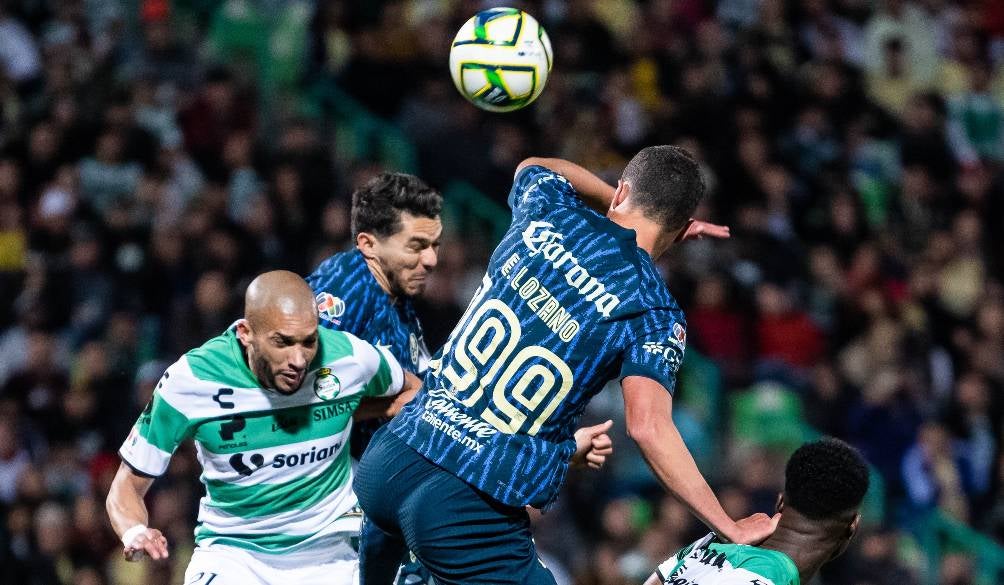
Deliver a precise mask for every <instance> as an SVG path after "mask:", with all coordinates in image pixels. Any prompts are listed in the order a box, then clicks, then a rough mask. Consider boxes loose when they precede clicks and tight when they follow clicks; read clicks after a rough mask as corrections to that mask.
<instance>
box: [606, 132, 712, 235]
mask: <svg viewBox="0 0 1004 585" xmlns="http://www.w3.org/2000/svg"><path fill="white" fill-rule="evenodd" d="M621 178H622V179H623V180H624V181H625V182H627V183H630V184H631V194H630V197H631V199H632V200H633V201H634V203H635V204H636V205H638V206H639V207H640V208H641V210H642V213H644V214H645V217H648V218H649V219H651V220H653V221H656V222H658V223H659V224H661V225H662V226H663V228H664V229H665V230H666V231H675V230H678V229H680V228H682V227H683V226H684V225H685V224H686V223H687V220H688V219H690V217H691V216H692V215H693V214H694V210H695V209H697V204H698V203H700V202H701V198H702V197H704V177H702V176H701V170H700V167H699V166H698V164H697V161H696V160H694V157H693V156H691V155H690V153H689V152H687V151H686V149H683V148H680V147H679V146H649V147H647V148H643V149H641V151H639V152H638V154H636V155H634V158H632V159H631V162H629V163H628V164H627V167H625V168H624V173H623V174H622V175H621Z"/></svg>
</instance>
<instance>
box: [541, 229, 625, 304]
mask: <svg viewBox="0 0 1004 585" xmlns="http://www.w3.org/2000/svg"><path fill="white" fill-rule="evenodd" d="M553 228H554V224H552V223H549V222H546V221H531V222H530V224H529V225H528V226H527V227H526V229H525V230H523V243H524V244H526V247H527V248H529V249H530V257H531V258H532V257H533V256H536V255H537V254H540V255H542V256H543V257H544V258H546V259H547V260H548V261H549V262H550V263H551V265H552V266H554V268H556V269H559V270H563V271H564V272H565V282H567V283H568V285H569V286H571V287H572V288H574V289H575V290H577V291H578V292H579V295H581V296H583V297H585V299H586V300H587V301H592V302H593V303H594V304H595V305H596V310H597V311H599V313H600V314H601V315H603V316H604V317H609V316H610V312H611V311H613V310H614V309H615V308H616V307H617V305H619V304H621V300H620V298H618V297H617V295H615V294H613V293H608V292H607V287H606V286H604V285H603V283H602V282H600V281H599V280H597V279H596V278H595V277H593V276H590V274H589V271H588V270H586V269H585V267H583V266H580V265H579V259H578V258H576V257H575V256H574V255H573V254H572V253H571V252H570V251H568V250H566V249H565V245H564V244H562V243H561V240H563V239H565V236H564V235H563V234H561V233H559V232H556V231H554V230H553Z"/></svg>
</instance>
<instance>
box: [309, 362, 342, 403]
mask: <svg viewBox="0 0 1004 585" xmlns="http://www.w3.org/2000/svg"><path fill="white" fill-rule="evenodd" d="M341 391H342V383H341V382H340V381H339V380H338V376H336V375H334V374H332V373H331V368H321V369H319V370H317V376H316V377H315V378H314V394H317V397H318V398H320V399H321V400H331V399H333V398H335V397H336V396H338V393H339V392H341Z"/></svg>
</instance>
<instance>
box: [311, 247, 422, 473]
mask: <svg viewBox="0 0 1004 585" xmlns="http://www.w3.org/2000/svg"><path fill="white" fill-rule="evenodd" d="M307 283H308V284H310V288H312V289H313V290H314V294H315V295H317V296H316V300H317V312H318V314H319V315H320V322H321V325H323V326H325V327H328V328H329V329H337V330H339V331H347V332H349V333H351V334H353V335H355V336H356V337H359V338H360V339H363V340H365V341H368V342H369V343H371V344H373V345H380V346H384V347H388V348H389V349H390V353H391V354H392V355H393V356H394V357H395V358H397V361H398V362H399V363H400V364H401V365H402V366H403V367H404V369H405V370H408V371H410V372H412V373H413V374H422V373H423V372H424V371H425V370H426V369H428V367H429V357H430V356H429V350H428V349H427V347H426V345H425V338H424V337H423V336H422V326H421V325H420V324H419V322H418V315H417V314H416V313H415V307H414V305H413V303H412V302H411V299H410V298H407V297H402V298H400V299H397V302H395V301H394V299H392V298H391V296H390V295H389V294H387V293H386V292H385V291H384V290H383V288H381V287H380V284H379V283H378V282H377V281H376V278H374V277H373V273H371V272H370V270H369V267H368V266H367V265H366V260H365V258H363V255H362V253H360V252H359V250H349V251H347V252H339V253H338V254H335V255H333V256H331V257H330V258H328V259H327V260H325V261H324V262H322V263H321V265H320V266H318V267H317V269H316V270H314V272H313V273H312V274H311V275H310V276H308V277H307ZM384 422H386V421H384V420H375V421H363V422H360V423H357V424H356V425H355V426H354V427H353V433H352V439H351V445H352V455H353V457H356V458H358V457H360V456H361V455H362V453H363V451H364V450H365V449H366V446H367V445H368V444H369V440H370V437H372V435H373V433H374V432H376V430H377V429H378V428H379V427H380V426H382V425H383V423H384Z"/></svg>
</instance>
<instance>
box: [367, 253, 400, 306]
mask: <svg viewBox="0 0 1004 585" xmlns="http://www.w3.org/2000/svg"><path fill="white" fill-rule="evenodd" d="M363 259H364V260H366V267H367V268H369V269H370V274H372V275H373V278H374V279H376V281H377V284H379V285H380V288H382V289H383V292H385V293H387V296H389V297H390V299H391V301H392V302H397V297H396V296H395V295H394V293H393V292H391V288H390V279H389V278H387V274H386V273H385V272H384V271H383V268H381V267H380V262H378V261H377V259H376V258H366V257H365V256H364V257H363Z"/></svg>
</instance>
